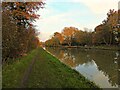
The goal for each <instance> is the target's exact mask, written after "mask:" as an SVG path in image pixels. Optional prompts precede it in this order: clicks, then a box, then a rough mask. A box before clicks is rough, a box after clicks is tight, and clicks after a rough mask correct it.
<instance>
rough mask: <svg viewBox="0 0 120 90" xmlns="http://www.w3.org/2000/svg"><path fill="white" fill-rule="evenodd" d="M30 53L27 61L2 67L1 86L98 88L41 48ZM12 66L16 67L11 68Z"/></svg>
mask: <svg viewBox="0 0 120 90" xmlns="http://www.w3.org/2000/svg"><path fill="white" fill-rule="evenodd" d="M32 55H33V53H32ZM32 55H28V56H26V58H27V57H29V56H31V58H27V59H26V60H28V61H26V60H20V62H21V63H20V64H18V63H16V64H17V66H15V65H16V64H13V65H10V66H9V65H8V66H7V67H5V69H3V83H4V84H3V88H10V87H11V88H18V87H20V88H98V86H96V85H95V84H94V83H92V82H90V81H89V80H87V79H85V78H84V77H83V76H82V75H81V74H79V73H78V72H76V71H74V70H73V69H71V68H69V67H67V66H66V65H64V64H63V63H61V62H60V61H59V60H58V59H57V58H56V57H54V56H52V55H50V54H49V53H48V52H46V51H45V50H44V49H43V48H38V49H36V50H35V51H34V55H33V56H32ZM30 59H32V60H30ZM24 63H26V66H24V65H25V64H24ZM22 65H23V66H22ZM18 66H19V67H18ZM13 67H17V69H12V68H13ZM9 68H11V69H10V70H9ZM12 72H13V73H16V72H17V74H16V75H15V74H13V73H12ZM4 75H5V76H4ZM13 75H15V77H12V76H13ZM13 79H14V80H13Z"/></svg>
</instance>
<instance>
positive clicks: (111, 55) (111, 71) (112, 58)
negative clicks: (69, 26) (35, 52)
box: [46, 47, 120, 88]
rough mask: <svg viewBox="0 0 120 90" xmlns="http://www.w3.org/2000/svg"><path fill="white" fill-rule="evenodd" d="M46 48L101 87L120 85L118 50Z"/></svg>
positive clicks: (119, 54)
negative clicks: (119, 78)
mask: <svg viewBox="0 0 120 90" xmlns="http://www.w3.org/2000/svg"><path fill="white" fill-rule="evenodd" d="M46 50H47V51H49V52H50V53H51V54H53V55H54V56H56V57H57V58H58V59H60V60H61V62H63V63H65V64H66V65H69V66H70V67H71V68H73V69H75V70H77V71H78V72H80V73H81V74H82V75H83V76H85V77H86V78H88V79H89V80H91V81H93V82H95V83H96V84H97V85H99V86H100V87H101V88H117V87H118V63H119V61H120V60H119V59H120V58H119V56H120V53H119V52H118V51H111V50H92V49H80V48H50V47H49V48H48V47H47V48H46Z"/></svg>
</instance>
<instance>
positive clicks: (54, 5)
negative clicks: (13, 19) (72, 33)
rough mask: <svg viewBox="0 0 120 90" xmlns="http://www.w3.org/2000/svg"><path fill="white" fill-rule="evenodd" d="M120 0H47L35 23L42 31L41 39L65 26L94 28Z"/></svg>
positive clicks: (43, 39) (116, 6) (48, 36)
mask: <svg viewBox="0 0 120 90" xmlns="http://www.w3.org/2000/svg"><path fill="white" fill-rule="evenodd" d="M118 1H119V0H104V1H103V0H46V1H45V2H46V5H45V8H44V9H42V10H39V11H38V14H40V15H41V17H40V19H39V20H36V22H35V25H37V27H36V28H37V29H38V31H39V32H40V35H39V37H40V40H41V41H45V40H47V39H49V38H50V37H51V36H52V35H53V33H54V32H61V31H62V30H63V28H64V27H70V26H73V27H77V28H79V29H81V30H84V28H85V27H86V28H89V29H92V30H94V28H95V26H97V25H99V24H100V23H101V22H102V21H103V20H104V19H105V18H106V14H107V12H108V11H109V9H115V10H117V8H118Z"/></svg>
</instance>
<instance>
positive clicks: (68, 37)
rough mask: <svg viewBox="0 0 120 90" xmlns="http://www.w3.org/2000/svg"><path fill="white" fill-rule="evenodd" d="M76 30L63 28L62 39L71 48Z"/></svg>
mask: <svg viewBox="0 0 120 90" xmlns="http://www.w3.org/2000/svg"><path fill="white" fill-rule="evenodd" d="M77 30H78V29H77V28H75V27H65V28H64V29H63V31H62V35H63V37H64V41H66V43H67V44H68V45H69V46H71V44H72V40H73V39H74V36H75V32H76V31H77Z"/></svg>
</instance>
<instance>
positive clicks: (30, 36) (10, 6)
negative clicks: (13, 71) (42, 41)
mask: <svg viewBox="0 0 120 90" xmlns="http://www.w3.org/2000/svg"><path fill="white" fill-rule="evenodd" d="M43 6H44V3H43V2H42V1H41V2H2V61H5V62H6V61H7V60H9V59H10V58H11V59H13V58H17V57H20V56H23V55H25V54H26V53H28V52H29V51H31V50H32V49H35V48H37V47H38V45H39V39H38V37H37V31H36V29H35V27H34V25H33V24H32V23H33V22H34V21H35V20H36V19H38V18H39V15H37V14H36V11H38V10H39V9H40V8H43Z"/></svg>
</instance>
